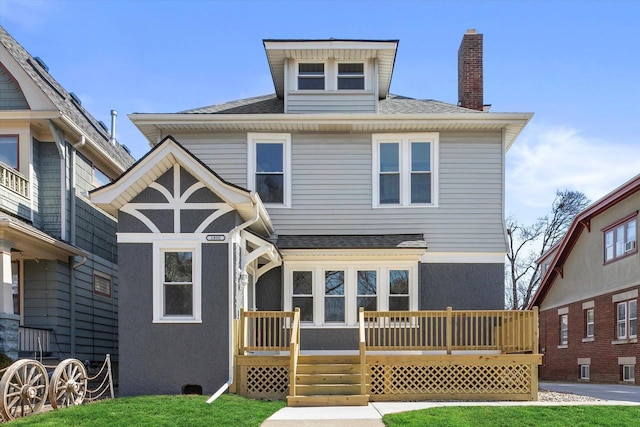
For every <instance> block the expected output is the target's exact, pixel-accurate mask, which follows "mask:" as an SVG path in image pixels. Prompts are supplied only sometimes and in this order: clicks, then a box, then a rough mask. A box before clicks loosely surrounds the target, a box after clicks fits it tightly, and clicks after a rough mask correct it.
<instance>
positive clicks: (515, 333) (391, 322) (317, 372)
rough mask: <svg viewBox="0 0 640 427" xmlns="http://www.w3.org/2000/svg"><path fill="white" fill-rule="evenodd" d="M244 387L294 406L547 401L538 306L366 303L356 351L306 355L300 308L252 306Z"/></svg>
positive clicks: (241, 356)
mask: <svg viewBox="0 0 640 427" xmlns="http://www.w3.org/2000/svg"><path fill="white" fill-rule="evenodd" d="M235 331H236V339H237V340H236V342H237V343H238V346H237V349H236V356H235V366H236V375H235V378H236V381H235V383H234V388H233V389H234V390H235V392H236V393H238V394H240V395H243V396H247V397H252V398H260V399H284V398H286V399H287V402H288V404H289V405H290V406H329V405H330V406H336V405H366V404H367V403H368V402H369V401H402V400H429V399H464V400H537V390H538V379H537V378H538V365H539V364H541V363H542V355H541V354H538V353H537V346H538V312H537V308H534V310H531V311H507V310H477V311H455V310H452V309H451V308H448V309H447V310H442V311H385V312H380V311H366V312H365V311H362V310H361V311H360V313H359V343H358V348H357V349H354V351H353V352H352V353H353V354H348V355H345V354H334V355H326V354H323V355H318V354H301V351H300V313H299V311H298V310H296V311H293V312H281V311H250V312H244V311H243V312H242V313H241V318H240V319H239V320H238V321H237V323H236V328H235Z"/></svg>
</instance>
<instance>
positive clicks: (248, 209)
mask: <svg viewBox="0 0 640 427" xmlns="http://www.w3.org/2000/svg"><path fill="white" fill-rule="evenodd" d="M176 163H178V164H179V165H180V166H181V167H182V168H184V169H185V170H186V171H188V172H189V173H190V174H191V175H193V176H194V177H195V178H196V179H198V180H199V181H200V182H202V183H203V184H204V185H205V187H206V188H208V189H209V190H211V191H212V192H214V193H215V194H216V195H217V196H218V197H220V198H221V199H222V200H224V201H225V202H226V203H228V204H229V205H230V206H232V207H233V208H234V209H235V210H237V211H238V214H239V215H240V216H241V217H242V218H243V219H244V220H245V221H248V220H250V219H253V218H254V217H256V212H257V221H256V223H255V225H253V228H254V230H256V231H258V232H259V233H262V234H265V235H268V234H270V233H272V232H273V225H272V224H271V220H270V218H269V214H268V213H267V211H266V209H265V208H264V205H263V204H262V201H261V200H260V196H259V195H258V194H257V193H256V192H252V191H249V190H247V189H244V188H242V187H239V186H237V185H235V184H232V183H230V182H227V181H225V180H224V179H222V178H221V177H220V176H219V175H218V174H217V173H216V172H214V171H213V170H211V169H210V168H209V167H208V166H207V165H205V164H204V163H203V162H202V161H201V160H200V159H198V158H197V157H195V156H194V155H193V154H192V153H191V152H190V151H188V150H187V149H186V148H184V147H183V146H182V145H181V144H180V143H179V142H178V141H176V140H175V139H174V138H173V137H172V136H167V137H165V138H164V139H163V140H162V141H161V142H160V143H159V144H157V145H156V146H155V147H153V148H152V149H151V150H150V151H149V152H148V153H147V154H145V155H144V156H143V157H142V158H141V159H140V160H138V161H137V162H136V163H135V164H133V165H132V166H131V167H130V168H129V169H127V170H126V171H125V172H124V173H123V174H122V175H121V176H120V177H119V178H118V179H116V180H115V181H113V182H111V183H110V184H107V185H105V186H103V187H100V188H96V189H94V190H91V191H90V192H89V196H90V199H91V201H92V202H93V203H94V204H96V205H97V206H99V207H100V208H102V209H104V210H105V211H106V212H108V213H109V214H110V215H112V216H114V217H116V216H117V214H118V211H119V210H120V209H121V208H122V207H123V206H124V205H126V204H127V203H129V202H130V201H131V200H133V198H134V197H136V196H137V195H138V194H140V193H141V192H142V191H143V190H144V189H145V188H147V187H148V186H149V185H150V184H151V183H152V182H154V181H155V180H156V179H158V178H159V177H160V176H161V175H162V174H164V173H165V172H167V171H168V170H169V169H171V168H172V167H173V166H174V164H176ZM256 210H257V211H256Z"/></svg>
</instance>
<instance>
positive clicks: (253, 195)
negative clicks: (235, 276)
mask: <svg viewBox="0 0 640 427" xmlns="http://www.w3.org/2000/svg"><path fill="white" fill-rule="evenodd" d="M249 197H250V198H251V203H253V209H254V215H253V218H251V219H249V220H247V221H245V222H243V223H242V224H240V225H238V226H236V227H234V228H233V229H232V230H231V231H229V240H232V239H231V237H232V236H234V235H236V234H237V235H238V236H239V235H240V231H242V230H244V229H245V228H247V227H249V226H250V225H253V224H255V223H256V222H258V220H259V219H260V210H259V207H258V206H259V205H258V198H257V196H256V192H255V191H252V192H251V194H250V195H249ZM241 253H242V252H241ZM240 265H242V262H241V263H240ZM233 289H235V283H234V284H233V287H232V288H231V290H230V292H229V314H230V315H231V316H230V317H231V319H230V321H229V379H228V380H227V382H226V383H224V384H223V385H222V386H221V387H220V388H219V389H218V391H216V392H215V393H213V395H212V396H211V397H210V398H209V399H208V400H207V403H212V402H214V401H215V400H216V399H217V398H218V397H220V395H222V393H224V392H225V391H227V389H228V388H229V386H231V384H233V374H234V371H235V369H234V364H233V362H234V356H235V355H234V354H233V353H234V351H233V312H234V295H233Z"/></svg>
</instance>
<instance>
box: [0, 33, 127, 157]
mask: <svg viewBox="0 0 640 427" xmlns="http://www.w3.org/2000/svg"><path fill="white" fill-rule="evenodd" d="M0 43H2V45H3V46H4V47H5V48H6V49H7V50H8V51H9V53H10V54H11V56H13V58H14V59H15V60H16V61H17V62H18V64H20V66H21V67H22V69H23V70H24V71H25V72H26V73H27V74H28V75H29V77H31V79H32V80H33V81H34V82H35V83H36V84H37V85H38V87H40V89H41V90H42V91H43V92H44V94H45V95H46V96H47V97H48V98H49V99H50V100H51V102H52V103H53V104H54V105H55V106H56V108H57V109H58V110H60V111H61V112H62V114H64V115H65V116H67V117H68V118H69V119H70V120H72V121H73V122H74V123H75V124H76V125H77V126H78V127H79V128H80V129H81V130H82V131H83V132H84V133H86V134H87V135H88V136H89V138H91V139H92V140H93V141H95V143H96V144H97V145H99V146H100V148H101V149H102V150H104V151H105V153H107V155H108V156H109V157H110V158H111V160H112V161H113V162H114V163H116V164H117V165H118V166H119V167H120V169H122V170H126V169H127V168H128V167H129V166H131V165H132V164H133V162H134V158H133V157H132V156H131V154H129V152H128V151H127V150H126V149H125V148H124V147H123V146H122V145H120V144H117V143H116V144H111V143H110V141H109V137H110V135H109V134H108V133H107V131H105V130H104V129H103V128H102V126H101V125H100V124H99V123H98V121H97V120H96V119H95V118H94V117H93V116H92V115H91V114H89V112H88V111H87V110H85V109H84V107H82V105H80V104H79V102H77V101H75V100H74V99H73V97H72V96H71V93H69V92H68V91H67V90H66V89H65V88H64V87H62V85H61V84H60V83H58V82H57V81H56V79H54V78H53V76H51V74H49V72H48V71H47V70H46V69H45V68H44V67H42V66H41V65H40V64H39V63H38V61H36V59H35V58H34V57H33V56H31V55H30V54H29V52H27V51H26V50H25V49H24V48H23V47H22V46H21V45H20V43H18V42H17V41H16V40H15V39H14V38H13V37H11V35H10V34H9V33H7V31H6V30H5V29H4V28H3V27H2V26H0Z"/></svg>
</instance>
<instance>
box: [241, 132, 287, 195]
mask: <svg viewBox="0 0 640 427" xmlns="http://www.w3.org/2000/svg"><path fill="white" fill-rule="evenodd" d="M247 151H248V154H249V155H248V157H249V165H248V168H247V170H248V173H247V182H248V186H249V188H251V189H254V190H255V191H257V192H258V194H259V195H260V198H261V199H262V201H263V202H264V203H265V204H267V205H270V206H284V207H289V206H290V191H291V190H290V189H291V175H290V174H291V172H290V169H291V135H290V134H283V133H273V134H271V133H262V134H261V133H249V134H248V150H247Z"/></svg>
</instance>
